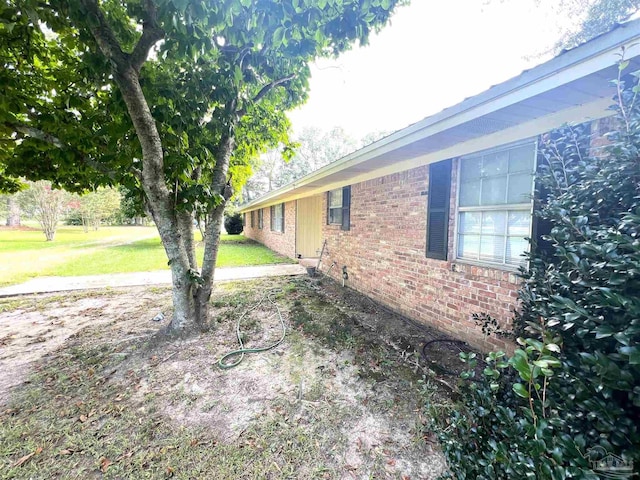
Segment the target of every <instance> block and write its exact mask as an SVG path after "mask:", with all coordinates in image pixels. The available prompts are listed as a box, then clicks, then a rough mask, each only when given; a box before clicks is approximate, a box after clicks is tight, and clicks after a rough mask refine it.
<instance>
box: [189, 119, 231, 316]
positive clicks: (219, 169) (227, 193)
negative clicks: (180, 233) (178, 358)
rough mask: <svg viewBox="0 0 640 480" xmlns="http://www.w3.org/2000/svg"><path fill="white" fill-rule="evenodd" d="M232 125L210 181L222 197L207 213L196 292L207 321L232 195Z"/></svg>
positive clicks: (199, 307)
mask: <svg viewBox="0 0 640 480" xmlns="http://www.w3.org/2000/svg"><path fill="white" fill-rule="evenodd" d="M233 127H234V125H231V126H230V128H229V133H228V134H227V135H225V136H223V138H222V139H221V140H220V144H219V146H218V151H217V154H216V166H215V167H214V169H213V178H212V182H211V184H212V185H211V186H212V187H213V188H212V191H213V192H216V193H219V194H220V195H221V197H222V199H223V200H222V201H221V202H220V204H219V205H217V206H216V207H215V208H213V210H211V211H210V212H209V214H208V215H207V229H206V231H205V238H204V258H203V260H202V273H201V280H202V283H201V285H200V288H198V291H197V295H196V311H197V315H198V317H199V318H200V319H201V321H206V319H207V318H208V315H209V299H210V298H211V292H212V291H213V277H214V274H215V268H216V262H217V260H218V248H219V246H220V231H221V230H222V223H223V217H224V207H225V206H226V203H227V200H229V198H230V197H231V194H232V190H231V187H230V186H229V185H227V171H228V169H229V159H230V158H231V153H232V152H233V149H234V146H235V138H234V136H233Z"/></svg>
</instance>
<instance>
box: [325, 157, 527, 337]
mask: <svg viewBox="0 0 640 480" xmlns="http://www.w3.org/2000/svg"><path fill="white" fill-rule="evenodd" d="M456 170H457V169H456V164H455V162H454V165H453V171H454V172H455V171H456ZM452 183H453V185H455V183H456V180H455V178H453V179H452ZM428 185H429V167H427V166H424V167H419V168H415V169H413V170H408V171H405V172H402V173H396V174H392V175H387V176H385V177H381V178H376V179H374V180H369V181H366V182H363V183H358V184H355V185H352V186H351V229H350V230H349V231H343V230H340V227H339V226H334V225H326V218H323V223H324V224H325V225H324V230H323V236H324V238H326V240H327V249H326V251H325V255H326V256H325V257H323V270H325V271H326V270H327V269H328V268H329V267H330V265H331V264H332V263H333V262H336V265H335V266H334V268H333V269H332V270H331V275H332V276H335V277H336V278H337V279H340V278H341V274H342V271H341V269H342V267H343V266H345V265H346V267H347V272H348V274H349V280H348V285H349V286H350V287H352V288H355V289H356V290H358V291H360V292H362V293H365V294H367V295H369V296H371V297H372V298H374V299H376V300H377V301H379V302H381V303H384V304H385V305H388V306H389V307H390V308H392V309H393V310H395V311H397V312H400V313H402V314H404V315H407V316H408V317H411V318H413V319H415V320H418V321H421V322H424V323H425V324H427V325H430V326H432V327H435V328H436V329H438V330H441V331H442V332H444V333H446V334H449V335H451V336H453V337H456V338H461V339H463V340H466V341H468V342H469V343H471V344H473V345H474V346H476V347H478V348H481V349H484V350H487V349H496V348H501V349H505V348H507V344H506V342H504V341H503V340H500V339H496V338H494V337H489V338H485V337H483V335H482V333H481V331H480V329H479V328H478V327H476V325H475V323H474V322H473V320H472V319H471V315H472V314H473V313H477V312H486V313H488V314H490V315H491V316H493V317H495V318H497V319H498V320H500V321H501V322H502V323H503V324H506V323H508V322H509V320H510V318H511V309H512V306H513V305H514V304H515V302H516V291H517V287H518V285H517V283H518V282H517V278H516V277H515V276H514V275H513V274H511V273H509V272H505V271H501V270H496V269H492V268H483V267H476V266H473V267H472V266H469V265H464V264H459V263H454V262H451V261H450V260H449V261H441V260H434V259H430V258H426V256H425V246H426V245H425V243H426V219H427V208H426V205H427V196H426V193H427V192H426V190H427V188H428ZM453 190H454V189H452V192H451V208H450V211H451V221H450V222H449V230H450V232H449V258H452V255H451V253H452V252H453V229H454V224H455V214H454V212H455V204H454V202H455V198H456V192H455V191H453ZM324 202H325V207H326V195H325V200H324ZM323 211H325V212H326V208H325V209H323ZM324 215H325V216H326V213H325V214H324Z"/></svg>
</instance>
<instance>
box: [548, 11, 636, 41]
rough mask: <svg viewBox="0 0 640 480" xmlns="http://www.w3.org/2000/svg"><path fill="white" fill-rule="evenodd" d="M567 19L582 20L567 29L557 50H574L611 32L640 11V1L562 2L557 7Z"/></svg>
mask: <svg viewBox="0 0 640 480" xmlns="http://www.w3.org/2000/svg"><path fill="white" fill-rule="evenodd" d="M556 8H557V9H558V10H559V11H560V12H561V13H562V14H563V15H565V16H566V17H567V18H581V19H582V20H581V21H580V22H579V23H578V24H577V25H576V27H574V28H569V29H567V31H566V32H564V34H563V35H562V38H561V39H560V40H559V41H558V43H557V44H556V46H555V47H556V50H560V49H563V48H572V47H575V46H576V45H579V44H581V43H583V42H586V41H588V40H591V39H592V38H594V37H597V36H598V35H600V34H603V33H605V32H607V31H609V30H610V29H611V28H612V27H613V26H614V25H615V24H616V23H618V22H621V21H624V20H626V19H627V18H628V17H629V16H630V15H632V14H633V13H635V12H637V11H638V10H640V0H561V1H560V2H559V3H558V5H557V7H556Z"/></svg>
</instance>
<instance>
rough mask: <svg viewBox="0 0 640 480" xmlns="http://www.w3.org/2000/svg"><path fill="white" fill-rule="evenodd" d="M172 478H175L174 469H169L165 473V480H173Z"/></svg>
mask: <svg viewBox="0 0 640 480" xmlns="http://www.w3.org/2000/svg"><path fill="white" fill-rule="evenodd" d="M171 477H173V468H171V467H167V469H166V470H165V472H164V478H171Z"/></svg>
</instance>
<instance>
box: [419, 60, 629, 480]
mask: <svg viewBox="0 0 640 480" xmlns="http://www.w3.org/2000/svg"><path fill="white" fill-rule="evenodd" d="M624 66H625V65H621V73H622V70H623V67H624ZM637 77H638V74H637V73H634V74H631V75H630V76H628V78H631V79H632V80H631V81H628V83H630V85H629V86H625V85H624V82H622V80H620V79H619V80H617V81H616V82H614V83H615V84H616V85H618V86H619V87H620V92H621V94H620V96H619V98H618V99H617V104H616V106H615V107H613V108H614V109H615V112H616V117H615V118H616V122H615V124H616V125H617V126H618V127H616V128H618V130H617V131H614V132H611V133H610V134H609V140H610V142H611V144H610V145H609V146H608V147H607V148H606V152H602V151H601V152H598V153H599V154H600V155H597V156H596V155H594V151H593V150H591V151H588V150H585V149H584V148H583V145H585V144H588V140H589V139H588V130H585V129H583V128H581V127H574V128H565V129H562V130H559V131H557V132H554V133H553V134H552V135H549V136H548V137H546V138H545V139H544V141H543V142H541V143H542V145H541V148H540V149H539V150H540V152H539V164H540V166H541V168H540V174H539V176H538V177H539V178H538V189H539V192H541V193H542V195H541V197H542V201H541V202H540V205H539V207H540V208H539V209H538V215H539V217H540V219H541V220H546V221H549V222H550V224H551V225H552V226H553V227H552V229H551V231H550V233H549V235H548V236H547V237H546V238H545V240H546V241H547V242H548V245H547V246H548V248H546V249H544V248H534V249H532V250H533V251H534V253H533V254H531V255H530V262H529V265H528V268H527V269H526V270H523V271H522V272H521V273H522V276H523V286H522V288H521V289H520V292H519V297H520V300H521V302H522V309H521V311H520V313H518V314H516V316H515V319H514V329H515V332H516V333H517V335H518V336H519V338H518V348H517V349H516V351H515V353H514V354H513V355H512V356H511V357H510V358H509V357H507V356H506V355H505V354H504V353H500V352H498V353H492V354H490V355H489V356H488V357H487V359H486V360H487V367H486V368H485V370H484V372H483V374H481V375H480V376H479V378H476V375H475V374H474V373H473V369H472V368H470V369H469V371H468V372H466V373H465V374H464V376H465V377H466V378H468V379H470V380H472V381H464V382H463V384H462V386H461V390H460V397H459V401H458V402H457V404H456V405H455V406H454V408H453V409H451V410H450V411H448V412H447V414H446V415H442V413H443V411H442V410H441V409H440V407H438V406H436V405H435V404H433V403H430V404H429V403H428V404H427V408H428V410H429V414H430V416H431V417H432V418H434V420H433V421H432V424H431V425H430V428H431V429H432V430H433V431H435V433H436V434H437V435H438V437H439V439H440V442H441V445H442V448H443V451H444V453H445V455H446V457H447V459H448V462H449V466H450V473H449V475H450V476H451V477H454V478H460V479H463V478H469V479H497V478H500V479H524V478H532V479H546V478H549V479H563V478H584V479H594V480H595V479H598V478H601V475H599V473H600V474H602V473H603V472H599V471H598V465H597V464H596V463H594V462H596V461H598V460H602V459H604V457H605V455H608V454H610V455H615V456H616V457H618V459H619V461H621V462H622V464H624V465H627V466H631V465H635V471H636V472H637V471H638V468H639V467H640V346H639V341H640V105H639V104H640V101H639V100H638V99H637V98H636V95H637V94H638V93H639V90H640V89H639V88H638V86H637ZM603 153H605V154H604V155H603ZM464 360H465V361H467V362H469V363H470V364H471V365H470V366H471V367H473V366H474V364H475V361H476V359H475V358H473V355H470V356H467V357H464ZM471 377H473V378H471ZM604 473H606V472H604ZM603 478H604V477H603ZM618 478H623V477H618Z"/></svg>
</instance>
